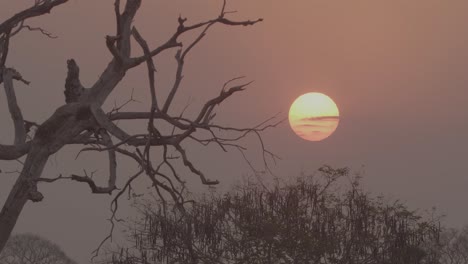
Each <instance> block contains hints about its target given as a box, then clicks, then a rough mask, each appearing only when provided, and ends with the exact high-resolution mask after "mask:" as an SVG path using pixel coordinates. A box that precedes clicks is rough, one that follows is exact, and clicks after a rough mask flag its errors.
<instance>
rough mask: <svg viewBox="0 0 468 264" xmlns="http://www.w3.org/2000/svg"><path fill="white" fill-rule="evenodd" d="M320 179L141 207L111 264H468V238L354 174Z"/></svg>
mask: <svg viewBox="0 0 468 264" xmlns="http://www.w3.org/2000/svg"><path fill="white" fill-rule="evenodd" d="M319 174H320V175H315V176H313V177H300V178H298V179H297V181H296V182H294V183H282V182H280V181H279V180H278V181H276V182H275V183H274V184H272V185H269V186H264V185H263V184H260V183H253V182H248V183H246V184H243V185H239V186H237V187H236V188H235V189H234V190H232V191H231V192H228V193H226V194H223V195H219V194H216V193H214V194H210V195H205V196H203V197H201V198H200V199H195V200H196V202H194V203H190V204H185V206H184V207H183V209H181V208H180V206H170V205H168V204H167V203H165V202H163V201H157V202H154V201H150V202H146V203H145V202H142V203H139V205H140V208H139V209H141V218H139V219H137V220H136V221H135V223H134V225H132V228H131V230H129V233H128V235H129V236H128V240H129V242H130V243H131V246H130V247H121V248H120V249H119V250H115V251H114V252H113V253H112V254H111V256H110V257H109V258H108V259H107V261H104V262H105V263H113V264H139V263H236V264H238V263H239V264H240V263H259V264H260V263H265V264H267V263H268V264H271V263H298V264H300V263H314V264H315V263H320V264H321V263H323V264H436V263H444V264H456V263H457V264H458V263H468V262H467V258H466V256H468V255H467V252H468V251H467V249H466V248H465V249H464V251H463V250H462V251H460V250H459V247H460V246H456V247H455V244H463V245H464V246H465V247H466V246H467V245H468V242H467V241H466V239H467V237H468V236H467V233H468V231H467V230H464V231H463V232H462V233H459V232H457V231H454V230H452V233H450V232H447V231H444V230H443V229H442V228H441V226H440V222H439V219H438V218H437V217H433V216H431V214H427V215H426V216H424V217H423V216H422V215H420V214H419V213H417V212H416V211H411V210H409V209H408V207H407V206H406V205H405V204H403V203H401V202H399V201H392V202H389V201H388V200H386V199H385V198H384V197H381V196H377V197H375V196H372V195H371V194H369V193H368V192H365V191H364V190H363V189H362V188H361V187H360V186H359V177H350V175H349V172H348V170H347V169H345V168H344V169H333V168H331V167H328V166H324V167H322V168H321V169H319ZM462 238H463V239H465V241H462V240H463V239H462ZM453 241H457V242H455V244H454V242H453ZM443 243H445V245H443ZM455 259H456V260H455ZM462 259H463V260H462ZM457 261H458V262H457ZM460 261H461V262H460Z"/></svg>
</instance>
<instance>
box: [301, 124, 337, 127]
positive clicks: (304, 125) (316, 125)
mask: <svg viewBox="0 0 468 264" xmlns="http://www.w3.org/2000/svg"><path fill="white" fill-rule="evenodd" d="M296 127H307V128H314V127H316V128H323V127H332V126H330V125H320V124H300V125H297V126H296Z"/></svg>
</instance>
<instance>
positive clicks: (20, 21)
mask: <svg viewBox="0 0 468 264" xmlns="http://www.w3.org/2000/svg"><path fill="white" fill-rule="evenodd" d="M66 2H67V0H38V1H35V4H34V6H32V7H31V8H28V9H26V10H24V11H21V12H19V13H17V14H16V15H14V16H12V17H11V18H9V19H7V20H5V21H4V22H3V23H1V24H0V73H1V74H0V83H3V86H4V88H5V93H6V95H7V100H8V108H9V110H10V113H11V118H12V120H13V124H14V129H15V138H14V144H12V145H0V159H1V160H15V159H18V158H21V157H23V156H26V158H25V161H24V166H23V168H22V170H21V172H20V173H19V176H18V178H17V180H16V183H15V184H14V186H13V188H12V189H11V191H10V194H9V196H8V198H7V200H6V202H5V204H4V206H3V208H2V210H1V212H0V251H1V249H2V248H3V247H4V246H5V243H6V241H7V239H8V237H9V236H10V233H11V231H12V229H13V227H14V226H15V223H16V221H17V219H18V217H19V216H20V214H21V211H22V209H23V207H24V205H25V203H26V202H27V201H28V200H30V201H33V202H39V201H41V200H42V199H43V195H42V194H41V193H40V192H39V191H38V189H37V183H38V182H54V181H56V180H72V181H76V182H81V183H84V184H87V185H89V187H90V189H91V191H92V193H96V194H102V193H103V194H113V195H114V199H113V201H112V204H111V211H112V217H111V222H112V228H113V220H114V219H115V212H116V211H117V209H118V201H119V198H120V197H121V196H122V194H124V193H125V192H126V191H128V189H129V188H131V184H132V182H133V181H134V180H135V179H137V178H139V177H141V176H144V175H146V177H147V178H148V179H149V181H150V182H151V184H152V186H153V187H154V189H155V191H156V192H157V193H158V194H159V195H160V196H161V199H162V200H164V199H165V198H166V197H169V198H170V199H172V200H173V201H174V202H175V203H176V204H177V205H178V206H179V207H180V208H182V207H181V205H182V204H184V202H185V201H184V196H183V190H184V189H185V184H184V183H185V182H184V180H183V177H182V176H181V175H179V174H178V172H177V170H176V168H177V164H180V165H183V166H185V167H187V168H188V169H189V170H190V171H191V173H193V174H194V175H197V176H198V177H199V178H200V181H201V182H202V183H203V184H206V185H214V184H217V183H218V181H217V180H212V179H210V178H208V177H207V176H205V174H204V173H203V172H202V171H201V170H200V169H198V168H197V166H196V165H195V164H193V163H192V162H191V160H190V157H189V156H188V154H187V152H186V149H185V147H184V144H185V142H190V141H193V142H198V143H201V144H203V145H209V144H214V145H217V146H219V148H220V149H221V150H223V151H227V150H228V149H233V150H235V151H240V152H241V153H242V155H243V154H244V151H245V150H246V149H245V148H244V147H243V146H242V145H240V143H239V140H240V139H242V138H244V137H246V136H247V135H249V134H253V135H255V136H256V137H257V138H258V140H259V141H260V143H261V146H262V150H263V160H264V162H265V164H266V163H267V161H266V159H267V158H272V159H274V158H275V156H274V155H273V154H272V153H271V152H269V151H268V150H267V149H265V147H264V145H263V141H262V139H261V137H260V134H259V133H260V132H261V131H263V130H265V129H267V128H270V127H273V126H275V125H276V124H277V123H273V121H272V119H268V120H266V121H265V122H262V123H261V124H259V125H258V126H255V127H250V128H236V127H226V126H223V125H220V124H217V123H215V122H214V117H215V109H216V107H217V106H218V105H220V104H221V103H223V102H224V101H225V100H226V99H228V98H229V97H231V96H232V95H233V94H235V93H238V92H240V91H243V90H244V89H245V88H246V87H247V86H248V85H249V84H250V82H246V83H241V84H237V85H235V82H239V79H240V78H234V79H232V80H230V81H227V82H226V83H225V84H224V86H223V87H222V88H221V91H220V93H219V94H218V95H217V96H215V97H213V98H212V99H210V100H208V101H206V103H205V104H203V105H201V109H200V111H199V112H198V113H196V114H195V115H194V116H195V117H194V118H188V117H184V116H183V115H182V114H180V115H179V114H173V113H171V111H170V108H171V106H172V103H173V101H174V98H175V97H176V96H177V92H178V90H179V87H180V86H181V83H182V78H183V70H184V63H185V61H186V59H187V55H188V54H189V53H190V51H191V50H193V48H194V47H195V46H196V45H197V44H198V43H200V41H201V40H202V39H203V38H204V36H205V35H206V33H207V32H208V30H209V29H210V28H211V27H213V26H214V25H224V26H249V25H254V24H256V23H257V22H260V21H262V19H257V20H254V21H248V20H247V21H235V20H232V19H230V18H228V17H227V16H228V14H230V13H232V12H228V11H227V10H226V2H225V1H224V2H221V3H222V7H221V10H220V13H219V15H218V16H217V17H215V18H213V19H210V20H207V21H204V22H199V23H194V24H189V23H188V21H187V19H186V18H183V17H179V18H178V27H177V28H176V29H175V32H174V33H173V34H172V36H170V37H169V39H167V41H165V42H164V43H163V44H162V45H160V46H158V47H151V45H150V44H148V43H147V42H146V41H145V39H144V38H143V36H141V34H140V33H139V32H138V30H137V28H136V27H135V26H134V25H133V21H134V18H135V16H136V14H137V11H138V9H139V7H140V5H141V2H142V1H141V0H127V1H125V2H124V3H121V1H120V0H115V2H114V10H115V21H116V32H115V34H113V35H109V36H107V37H106V41H105V45H106V46H107V48H108V50H109V52H110V53H111V54H112V59H111V61H110V62H109V63H108V65H107V66H106V67H105V68H104V69H103V71H102V73H101V74H100V77H99V78H98V79H97V80H96V82H95V83H94V84H93V85H92V86H91V87H84V86H83V85H82V84H81V82H80V71H79V67H78V65H77V63H76V62H75V60H73V59H70V60H68V61H67V66H68V74H67V76H66V80H65V91H64V94H65V104H64V105H61V106H59V107H57V109H56V111H55V112H54V113H53V114H52V115H51V116H50V117H49V118H48V119H47V120H46V121H45V122H43V123H42V124H38V123H37V122H32V121H27V120H25V119H24V117H23V115H22V112H21V108H20V106H19V105H18V102H17V100H16V96H15V90H14V82H15V81H22V82H24V83H28V82H27V81H26V80H25V79H24V78H23V77H22V76H21V74H20V73H19V72H18V71H17V70H15V69H12V68H8V67H7V56H8V47H9V45H10V44H11V42H12V37H14V36H15V35H16V34H18V33H19V32H21V31H23V30H26V29H29V30H36V31H39V32H41V33H42V34H44V35H46V36H49V37H53V36H52V35H51V34H50V33H48V32H47V31H46V30H44V29H41V28H34V27H31V26H29V25H27V21H28V19H29V18H31V17H37V16H41V15H44V14H47V13H49V12H50V11H51V10H52V9H53V8H55V7H57V6H59V5H62V4H64V3H66ZM188 32H192V34H195V35H196V36H195V38H194V39H193V40H192V41H191V42H188V43H184V42H182V41H181V40H180V37H181V36H182V35H186V34H187V33H188ZM132 39H134V40H135V41H136V43H138V44H139V46H140V47H139V48H140V49H141V55H138V56H132V55H131V52H130V50H131V46H132V44H131V43H132V41H131V40H132ZM171 49H174V50H176V51H177V52H176V55H175V59H176V61H177V70H176V73H175V82H174V84H173V86H172V87H171V88H170V91H169V95H168V96H167V98H165V99H163V98H161V97H160V96H159V93H158V89H156V81H155V74H156V73H155V67H154V62H153V59H156V58H157V57H158V55H160V54H161V53H163V52H165V51H168V50H171ZM142 64H146V68H147V72H148V94H149V98H151V103H150V105H148V106H147V107H145V108H144V109H142V110H141V111H139V112H123V111H122V109H120V108H114V109H111V110H109V111H107V112H106V111H105V110H104V109H103V108H102V105H103V104H104V102H105V101H106V99H107V98H108V96H109V95H110V94H111V93H112V92H113V91H114V89H115V88H116V87H117V86H118V84H119V83H120V82H121V80H122V79H124V77H125V75H126V73H127V71H129V70H130V69H133V68H136V67H138V66H140V65H142ZM119 120H130V121H132V120H135V121H140V122H137V123H136V124H141V121H145V123H146V125H145V126H142V131H141V133H137V134H129V133H128V132H126V131H125V130H124V129H123V128H122V127H119V126H118V125H117V124H116V121H119ZM156 122H162V123H167V124H169V125H171V126H172V127H173V128H174V129H173V130H172V132H171V133H163V131H162V130H160V129H159V127H158V125H156ZM32 128H34V129H32ZM199 131H202V132H204V133H205V136H203V137H202V136H200V135H199V134H197V132H199ZM226 131H227V132H228V133H226ZM206 134H208V135H209V136H208V137H207V136H206ZM225 135H230V136H225ZM70 144H75V145H86V146H85V148H84V149H82V150H81V151H98V152H102V151H104V152H107V153H108V158H109V177H108V184H107V186H99V185H97V184H96V183H95V181H94V180H93V178H92V177H91V175H87V174H85V175H71V176H62V175H61V176H59V177H58V178H44V177H42V176H41V175H42V172H43V169H44V166H45V165H46V163H47V161H48V159H49V157H50V156H51V155H52V154H54V153H56V152H58V151H59V150H61V149H62V148H63V147H64V146H66V145H70ZM153 148H154V149H153ZM156 151H158V152H156ZM155 153H159V154H158V157H160V158H161V159H162V162H161V163H159V164H154V163H155V157H154V156H156V154H155ZM117 155H123V156H125V157H128V158H130V159H131V160H133V161H135V162H136V164H138V165H139V170H138V171H137V172H135V174H134V175H132V176H131V177H129V178H128V180H126V181H125V182H124V183H123V186H121V187H120V188H117V184H118V182H117V180H118V175H117V174H118V173H117V161H116V156H117ZM159 155H160V156H159ZM181 210H183V208H182V209H181ZM111 235H112V233H111V234H109V236H108V238H110V237H111Z"/></svg>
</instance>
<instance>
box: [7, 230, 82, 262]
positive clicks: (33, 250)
mask: <svg viewBox="0 0 468 264" xmlns="http://www.w3.org/2000/svg"><path fill="white" fill-rule="evenodd" d="M0 263H1V264H76V262H75V261H73V260H71V259H70V258H69V257H68V256H67V255H66V254H65V253H64V252H63V251H62V249H61V248H60V247H59V246H58V245H56V244H54V243H52V242H50V241H49V240H47V239H45V238H42V237H40V236H37V235H33V234H18V235H13V236H11V237H10V239H9V240H8V242H7V244H6V246H5V248H4V250H3V251H2V253H1V254H0Z"/></svg>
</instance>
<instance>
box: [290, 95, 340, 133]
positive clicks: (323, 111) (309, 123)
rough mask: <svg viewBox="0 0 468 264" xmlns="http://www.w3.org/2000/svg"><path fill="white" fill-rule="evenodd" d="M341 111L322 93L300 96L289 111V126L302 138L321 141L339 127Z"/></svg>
mask: <svg viewBox="0 0 468 264" xmlns="http://www.w3.org/2000/svg"><path fill="white" fill-rule="evenodd" d="M339 115H340V114H339V111H338V107H337V106H336V104H335V102H333V100H332V99H331V98H330V97H328V96H326V95H324V94H322V93H307V94H304V95H301V96H299V97H298V98H297V99H296V100H295V101H294V103H293V104H292V105H291V108H290V109H289V124H290V125H291V128H292V130H293V131H294V132H295V133H296V134H297V135H298V136H300V137H301V138H303V139H305V140H309V141H320V140H323V139H325V138H327V137H329V136H330V135H331V134H333V132H334V131H335V130H336V128H337V127H338V123H339Z"/></svg>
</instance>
